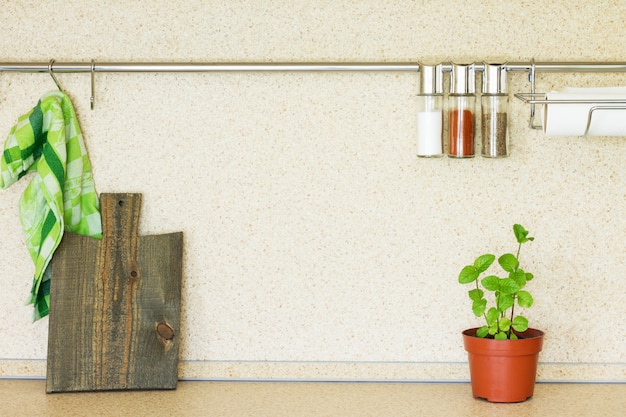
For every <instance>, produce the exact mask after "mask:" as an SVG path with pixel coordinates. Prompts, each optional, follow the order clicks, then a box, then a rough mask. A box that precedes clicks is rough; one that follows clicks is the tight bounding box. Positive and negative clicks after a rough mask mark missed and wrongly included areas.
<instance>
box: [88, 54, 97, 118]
mask: <svg viewBox="0 0 626 417" xmlns="http://www.w3.org/2000/svg"><path fill="white" fill-rule="evenodd" d="M95 72H96V62H95V61H94V60H93V59H92V60H91V97H89V101H90V103H91V110H93V105H94V102H95V101H96V94H95V92H94V91H95V82H94V78H95V77H94V75H95Z"/></svg>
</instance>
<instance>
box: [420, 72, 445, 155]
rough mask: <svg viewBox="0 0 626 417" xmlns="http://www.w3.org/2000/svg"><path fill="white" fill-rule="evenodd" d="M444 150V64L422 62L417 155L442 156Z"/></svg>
mask: <svg viewBox="0 0 626 417" xmlns="http://www.w3.org/2000/svg"><path fill="white" fill-rule="evenodd" d="M443 155H444V151H443V77H442V66H441V64H439V65H422V64H420V93H419V94H418V96H417V156H420V157H425V158H434V157H441V156H443Z"/></svg>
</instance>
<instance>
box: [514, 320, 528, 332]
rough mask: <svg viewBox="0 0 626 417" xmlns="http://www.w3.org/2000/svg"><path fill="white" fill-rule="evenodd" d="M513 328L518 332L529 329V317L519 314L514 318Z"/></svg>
mask: <svg viewBox="0 0 626 417" xmlns="http://www.w3.org/2000/svg"><path fill="white" fill-rule="evenodd" d="M513 329H515V331H516V332H525V331H526V330H528V319H526V317H524V316H517V317H515V318H514V319H513Z"/></svg>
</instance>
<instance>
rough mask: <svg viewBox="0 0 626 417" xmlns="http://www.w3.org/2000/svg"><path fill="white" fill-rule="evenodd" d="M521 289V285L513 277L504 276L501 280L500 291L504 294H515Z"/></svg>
mask: <svg viewBox="0 0 626 417" xmlns="http://www.w3.org/2000/svg"><path fill="white" fill-rule="evenodd" d="M519 289H520V286H519V285H518V284H517V282H515V280H514V279H512V278H504V279H503V280H501V281H500V292H501V293H502V294H515V293H516V292H518V291H519Z"/></svg>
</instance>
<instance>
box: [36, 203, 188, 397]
mask: <svg viewBox="0 0 626 417" xmlns="http://www.w3.org/2000/svg"><path fill="white" fill-rule="evenodd" d="M100 203H101V211H102V226H103V239H102V241H99V240H97V239H92V238H88V237H85V236H80V235H76V234H72V233H66V234H65V236H64V237H63V240H62V242H61V244H60V245H59V248H58V249H57V251H56V252H55V255H54V258H53V260H52V262H51V293H50V322H49V331H48V332H49V335H48V369H47V386H46V390H47V392H50V393H52V392H68V391H96V390H122V389H174V388H176V383H177V380H178V372H177V368H178V350H179V349H178V347H179V344H180V343H179V334H180V291H181V277H182V250H183V236H182V233H170V234H164V235H153V236H141V237H139V236H138V234H137V231H138V226H139V216H140V210H141V195H140V194H102V195H101V196H100Z"/></svg>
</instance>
